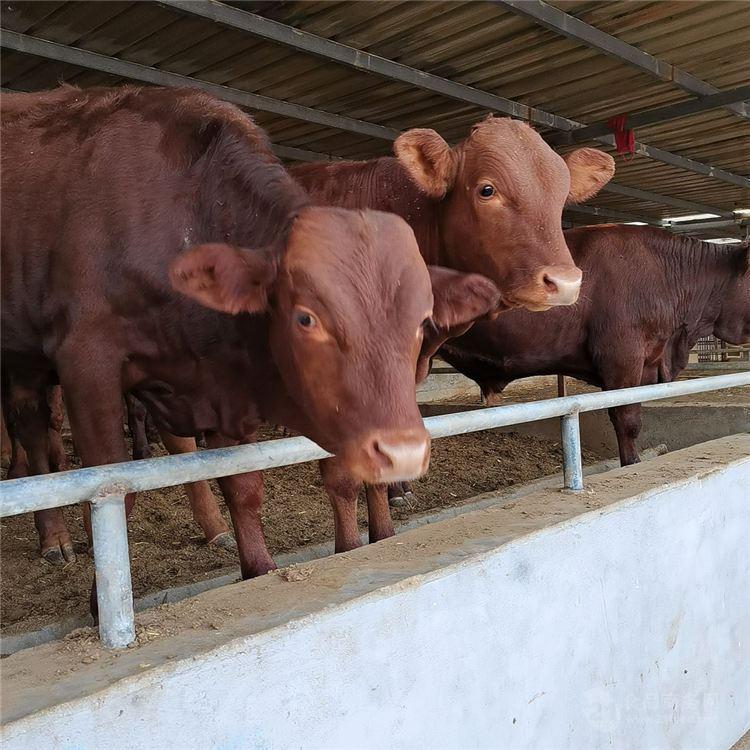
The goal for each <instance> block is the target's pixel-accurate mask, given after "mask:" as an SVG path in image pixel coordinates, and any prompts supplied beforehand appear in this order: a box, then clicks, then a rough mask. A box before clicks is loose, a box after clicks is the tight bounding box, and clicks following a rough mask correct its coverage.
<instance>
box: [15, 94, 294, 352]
mask: <svg viewBox="0 0 750 750" xmlns="http://www.w3.org/2000/svg"><path fill="white" fill-rule="evenodd" d="M5 97H6V95H3V104H4V103H5V101H6V98H5ZM7 101H8V102H9V103H8V106H7V109H6V108H5V106H3V108H2V109H3V129H2V138H3V143H2V159H3V162H2V183H3V184H2V188H3V189H2V262H3V271H4V273H3V349H4V350H6V351H7V350H10V351H29V352H31V351H40V350H41V349H44V351H45V352H47V353H49V352H50V351H54V349H55V347H56V345H57V344H58V343H59V341H60V339H61V338H62V337H64V336H65V334H66V332H67V330H69V328H70V326H72V325H75V324H76V322H78V321H80V319H81V318H86V319H87V320H90V321H91V323H90V324H91V325H98V324H99V323H101V322H104V323H106V324H107V325H110V324H111V325H114V324H115V322H116V323H117V324H118V325H119V330H118V332H117V333H115V332H113V335H121V336H126V337H127V336H130V337H131V338H132V339H138V340H140V341H143V342H147V341H148V340H149V339H156V338H158V337H159V336H160V335H162V332H160V331H159V328H160V327H163V326H164V325H165V320H167V319H169V317H170V315H171V316H172V318H174V317H175V315H176V316H177V317H181V318H182V319H183V322H184V319H185V315H181V313H180V310H182V311H183V312H184V311H185V310H187V309H188V308H189V313H187V314H188V315H189V316H192V317H199V318H202V319H203V320H204V321H205V320H209V319H211V318H212V313H211V312H210V311H205V312H204V311H202V310H201V311H195V309H194V306H190V305H188V304H187V303H186V302H185V301H184V300H182V299H181V298H180V297H179V295H176V294H175V293H174V292H173V291H172V290H171V287H170V285H169V280H168V273H167V268H168V266H169V263H170V261H171V259H172V258H173V257H174V256H175V255H176V254H177V253H179V252H180V251H181V250H183V249H184V248H186V247H188V246H190V245H192V244H197V243H200V242H206V241H227V240H228V239H229V240H231V241H234V242H236V243H237V244H240V245H245V246H248V247H257V246H261V245H268V244H272V243H274V242H275V241H276V238H277V236H278V235H279V234H280V233H281V234H283V228H284V226H285V225H286V224H288V223H289V221H290V218H289V216H290V213H291V212H293V211H294V209H295V208H296V207H298V206H299V205H301V204H302V203H303V202H304V201H305V197H304V193H303V191H301V190H300V189H299V187H298V186H297V185H296V183H295V182H294V181H293V180H291V179H290V178H288V176H287V175H286V173H285V172H284V171H283V168H282V167H281V165H280V164H278V162H277V160H275V158H274V157H273V155H272V154H271V152H270V148H269V146H268V143H267V140H266V138H265V136H264V135H263V133H262V131H260V130H259V129H258V128H257V127H256V126H255V125H254V123H253V122H252V120H251V119H250V118H249V117H248V116H246V115H245V114H244V113H242V112H241V111H240V110H238V109H237V108H235V107H234V106H232V105H229V104H226V103H224V102H221V101H219V100H216V99H214V98H213V97H210V96H208V95H205V94H203V93H201V92H196V91H191V90H173V89H150V88H138V87H130V86H127V87H123V88H120V89H99V90H97V89H89V90H86V91H79V90H77V89H73V88H70V87H66V88H64V89H62V90H57V91H54V92H49V93H47V94H45V95H38V94H35V95H10V96H9V97H8V99H7ZM178 308H179V309H178ZM164 309H168V310H169V311H170V313H169V314H168V315H166V317H165V316H164V315H163V314H162V313H163V312H164ZM213 317H214V318H215V316H213ZM97 321H99V322H97ZM124 321H127V323H125V322H124ZM208 335H210V334H208ZM144 345H145V344H144Z"/></svg>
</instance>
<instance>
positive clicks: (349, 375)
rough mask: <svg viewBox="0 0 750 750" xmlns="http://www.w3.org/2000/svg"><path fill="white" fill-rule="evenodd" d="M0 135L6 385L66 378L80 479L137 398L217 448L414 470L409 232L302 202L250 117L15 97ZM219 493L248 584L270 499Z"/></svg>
mask: <svg viewBox="0 0 750 750" xmlns="http://www.w3.org/2000/svg"><path fill="white" fill-rule="evenodd" d="M2 118H3V120H2V125H3V127H2V181H3V190H2V261H3V271H4V273H3V280H2V283H3V295H2V319H3V339H2V354H3V367H4V368H5V370H6V371H7V372H11V373H14V374H15V375H16V376H17V377H19V378H23V377H29V378H32V377H33V378H34V379H35V380H36V381H37V382H38V383H39V384H40V385H41V386H46V385H48V384H50V383H54V382H55V381H56V380H57V379H58V378H59V381H60V383H61V384H62V386H63V390H64V392H65V399H66V404H67V408H68V414H69V418H70V424H71V431H72V436H73V440H74V442H75V445H76V449H77V451H78V453H79V454H80V456H81V460H82V463H83V464H84V465H86V466H91V465H98V464H106V463H111V462H115V461H122V460H125V459H126V458H127V454H126V447H125V442H124V436H123V430H122V393H124V392H133V393H134V394H135V395H136V396H137V397H138V398H139V399H140V400H141V401H143V402H144V403H145V404H146V405H147V406H148V408H149V411H150V413H151V414H152V416H153V417H154V419H155V420H156V422H157V424H158V425H159V426H160V427H161V428H163V429H166V430H168V431H169V432H171V433H174V434H177V435H182V436H193V435H196V434H198V433H201V432H204V433H206V435H207V440H208V442H209V445H211V446H224V445H230V444H236V443H239V442H245V441H248V440H250V439H252V435H253V433H254V431H255V429H256V428H257V425H258V424H259V423H260V422H261V421H262V420H268V421H273V422H277V423H281V424H286V425H289V426H290V427H292V428H293V429H295V430H298V431H300V432H302V433H303V434H306V435H308V436H310V437H311V438H312V439H313V440H315V441H316V442H318V443H320V444H321V445H322V446H324V447H325V448H327V449H328V450H330V451H332V452H335V453H336V454H337V456H338V457H339V460H340V461H341V462H342V464H343V465H345V466H346V467H347V471H349V472H351V474H352V476H355V477H357V478H358V479H360V480H367V481H371V482H382V481H389V480H390V479H398V478H404V477H412V476H416V475H419V474H421V473H422V472H424V471H425V469H426V467H427V463H428V460H429V440H428V437H427V434H426V432H425V430H424V427H423V425H422V422H421V419H420V417H419V411H418V409H417V406H416V402H415V397H414V373H415V368H416V363H417V358H418V355H419V353H420V347H421V342H422V337H423V332H424V330H425V327H426V326H427V325H428V324H430V322H431V320H432V318H433V293H432V289H431V280H430V275H429V274H428V271H427V268H426V267H425V265H424V262H423V260H422V258H421V257H420V255H419V250H418V247H417V244H416V242H415V239H414V235H413V232H412V231H411V229H410V228H409V226H408V225H407V224H406V223H405V222H404V221H403V220H402V219H400V218H398V217H396V216H392V215H388V214H383V213H378V212H368V211H347V210H342V209H336V208H324V207H312V206H310V205H309V199H308V196H307V194H306V193H305V191H304V190H303V189H302V188H301V187H300V186H299V185H298V184H297V183H296V182H295V181H294V180H293V179H292V178H291V177H290V176H289V175H288V173H287V172H286V171H285V170H284V169H283V168H282V166H281V164H280V163H279V162H278V160H277V159H276V158H275V157H274V156H273V153H272V151H271V149H270V146H269V143H268V141H267V139H266V136H265V135H264V133H263V132H262V131H261V130H260V129H259V128H258V127H257V126H256V125H255V124H254V123H253V121H252V119H251V118H250V117H248V116H247V115H246V114H244V113H243V112H241V111H240V110H238V109H237V108H236V107H234V106H232V105H229V104H227V103H225V102H221V101H219V100H217V99H215V98H213V97H211V96H208V95H206V94H204V93H201V92H197V91H191V90H174V89H170V90H167V89H148V88H138V87H131V86H127V87H123V88H119V89H91V90H88V91H79V90H77V89H73V88H64V89H62V90H58V91H55V92H50V93H49V94H47V95H45V94H41V95H39V94H35V95H21V94H6V95H3V99H2ZM8 186H12V189H7V188H8ZM439 283H440V282H439V280H438V281H437V282H435V281H434V280H433V283H432V286H435V285H436V284H438V285H439ZM438 292H439V289H438ZM449 312H451V313H452V310H451V311H449ZM385 358H387V360H388V361H389V362H390V363H391V367H390V368H389V370H388V373H387V374H386V376H383V374H382V373H381V372H380V371H379V370H378V368H377V366H376V363H377V362H381V361H383V360H384V359H385ZM220 483H221V485H222V489H223V491H224V494H225V497H226V498H227V502H228V504H229V507H230V513H231V515H232V520H233V523H234V526H235V532H236V535H237V542H238V547H239V554H240V562H241V568H242V573H243V576H245V577H248V576H251V575H255V574H259V573H263V572H265V571H267V570H269V569H270V568H272V567H273V562H272V560H271V558H270V556H269V554H268V551H267V549H266V546H265V541H264V539H263V535H262V528H261V522H260V502H261V494H262V485H261V482H260V481H259V479H258V478H257V477H256V478H253V480H252V482H251V486H248V483H247V482H242V481H239V482H238V480H237V478H235V477H226V478H224V479H222V480H220ZM131 506H132V497H129V498H128V502H127V507H128V509H129V508H130V507H131Z"/></svg>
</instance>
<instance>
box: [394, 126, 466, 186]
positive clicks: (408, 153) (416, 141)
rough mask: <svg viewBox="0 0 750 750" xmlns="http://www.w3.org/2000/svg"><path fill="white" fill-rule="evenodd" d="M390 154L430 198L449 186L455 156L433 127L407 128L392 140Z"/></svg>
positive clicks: (451, 180) (454, 172)
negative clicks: (431, 128)
mask: <svg viewBox="0 0 750 750" xmlns="http://www.w3.org/2000/svg"><path fill="white" fill-rule="evenodd" d="M393 153H395V154H396V158H397V159H398V160H399V162H401V166H403V167H404V169H406V171H407V172H408V173H409V176H410V177H411V178H412V180H414V182H415V183H416V184H417V186H418V187H419V188H420V189H421V190H422V191H423V192H425V193H427V195H429V196H430V197H431V198H442V197H443V196H444V195H445V194H446V193H447V192H448V191H449V190H450V189H451V188H452V187H453V181H454V180H455V179H456V168H457V165H456V155H455V153H454V152H453V151H452V149H451V147H450V146H449V145H448V144H447V143H446V142H445V141H444V140H443V139H442V138H441V137H440V136H439V135H438V134H437V133H436V132H435V131H434V130H430V129H428V128H414V129H412V130H407V131H406V132H405V133H402V134H401V135H400V136H399V137H398V138H396V140H395V141H394V143H393Z"/></svg>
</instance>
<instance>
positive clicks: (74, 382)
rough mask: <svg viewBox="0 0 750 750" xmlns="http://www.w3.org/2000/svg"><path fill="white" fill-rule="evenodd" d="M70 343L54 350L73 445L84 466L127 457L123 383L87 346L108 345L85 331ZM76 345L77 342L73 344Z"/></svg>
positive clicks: (87, 520)
mask: <svg viewBox="0 0 750 750" xmlns="http://www.w3.org/2000/svg"><path fill="white" fill-rule="evenodd" d="M70 341H71V342H78V343H71V344H70V345H68V346H67V347H63V348H61V351H60V352H59V354H58V374H59V376H60V383H61V384H62V387H63V390H64V391H65V402H66V406H67V409H68V417H69V419H70V429H71V432H72V436H73V442H74V443H75V446H76V451H77V452H78V455H79V456H80V458H81V463H82V464H83V466H101V465H104V464H112V463H118V462H120V461H128V460H129V456H128V448H127V444H126V442H125V431H124V430H123V427H122V424H123V410H122V384H121V378H120V363H119V362H117V363H116V364H115V363H114V361H113V360H108V361H101V360H97V359H96V358H94V359H93V360H92V357H91V354H90V352H91V351H106V349H107V347H106V346H105V345H103V344H100V343H99V342H98V341H95V340H94V339H93V338H92V337H91V336H87V335H86V333H85V332H79V333H78V334H77V335H76V336H73V335H71V336H70ZM78 346H80V347H81V348H80V349H78ZM134 502H135V496H134V494H133V493H129V494H127V495H125V515H126V516H129V515H130V513H131V511H132V510H133V504H134ZM83 521H84V525H85V527H86V534H87V536H88V538H89V544H92V541H93V536H92V533H91V509H90V507H89V505H88V503H86V504H85V505H84V515H83ZM89 603H90V607H91V614H92V615H93V616H94V619H95V620H96V619H97V617H98V603H97V599H96V580H94V582H93V584H92V586H91V598H90V602H89Z"/></svg>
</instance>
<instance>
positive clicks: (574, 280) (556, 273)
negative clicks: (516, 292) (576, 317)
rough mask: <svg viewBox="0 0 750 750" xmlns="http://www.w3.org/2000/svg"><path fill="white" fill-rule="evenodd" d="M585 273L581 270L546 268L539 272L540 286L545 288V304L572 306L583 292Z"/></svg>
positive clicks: (557, 267) (559, 267)
mask: <svg viewBox="0 0 750 750" xmlns="http://www.w3.org/2000/svg"><path fill="white" fill-rule="evenodd" d="M582 278H583V273H582V272H581V269H580V268H575V267H573V268H570V267H565V266H546V267H545V268H542V270H541V271H540V272H539V285H540V287H543V288H544V292H545V304H547V305H550V306H557V305H572V304H573V303H574V302H575V301H576V300H577V299H578V294H579V292H580V291H581V279H582Z"/></svg>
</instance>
